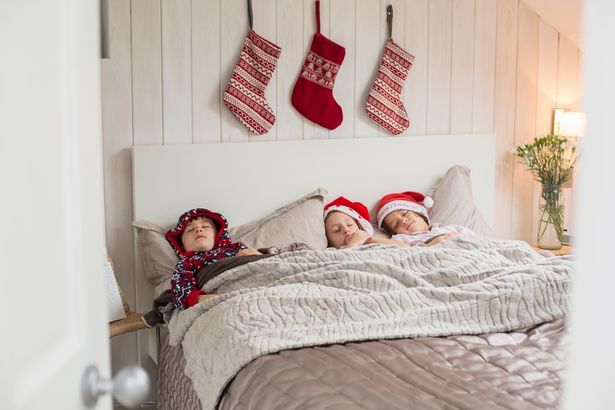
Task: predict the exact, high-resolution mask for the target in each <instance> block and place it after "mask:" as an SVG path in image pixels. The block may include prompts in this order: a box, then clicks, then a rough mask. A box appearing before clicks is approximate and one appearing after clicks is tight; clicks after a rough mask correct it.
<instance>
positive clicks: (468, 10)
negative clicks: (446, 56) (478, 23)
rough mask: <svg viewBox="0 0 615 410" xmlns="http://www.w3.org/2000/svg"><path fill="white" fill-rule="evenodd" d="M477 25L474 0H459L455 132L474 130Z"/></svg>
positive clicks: (454, 51)
mask: <svg viewBox="0 0 615 410" xmlns="http://www.w3.org/2000/svg"><path fill="white" fill-rule="evenodd" d="M474 26H475V24H474V0H455V1H454V2H453V29H452V30H453V34H452V57H451V60H452V61H451V64H452V67H453V68H452V69H451V127H450V133H451V134H469V133H471V132H472V120H473V115H472V108H473V105H474V103H473V100H474Z"/></svg>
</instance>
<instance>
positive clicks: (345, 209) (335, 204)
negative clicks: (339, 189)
mask: <svg viewBox="0 0 615 410" xmlns="http://www.w3.org/2000/svg"><path fill="white" fill-rule="evenodd" d="M335 211H338V212H342V213H344V214H346V215H348V216H349V217H351V218H353V219H354V220H355V221H356V222H357V224H359V226H360V227H361V228H363V230H364V231H365V232H367V233H368V234H369V235H373V234H374V228H373V227H372V224H371V222H370V219H369V211H368V210H367V207H366V206H365V205H363V204H362V203H361V202H352V201H350V200H348V199H346V198H344V197H343V196H340V197H338V198H336V199H334V200H333V201H331V202H329V203H328V204H327V205H325V213H324V216H323V218H324V219H326V218H327V215H329V214H330V213H331V212H335Z"/></svg>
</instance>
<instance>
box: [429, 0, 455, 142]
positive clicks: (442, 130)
mask: <svg viewBox="0 0 615 410" xmlns="http://www.w3.org/2000/svg"><path fill="white" fill-rule="evenodd" d="M451 19H452V1H451V0H431V1H430V2H429V76H428V79H427V92H428V98H427V134H448V133H449V130H450V108H451V31H452V26H451V21H452V20H451Z"/></svg>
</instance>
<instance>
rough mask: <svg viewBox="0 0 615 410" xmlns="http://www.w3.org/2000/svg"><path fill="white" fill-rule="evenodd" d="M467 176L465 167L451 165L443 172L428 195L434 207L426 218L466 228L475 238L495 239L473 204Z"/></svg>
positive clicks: (467, 169) (467, 172) (469, 181)
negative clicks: (491, 237) (477, 236)
mask: <svg viewBox="0 0 615 410" xmlns="http://www.w3.org/2000/svg"><path fill="white" fill-rule="evenodd" d="M470 172H471V171H470V168H468V167H466V166H464V165H454V166H452V167H451V168H449V170H448V171H446V174H445V175H444V178H443V179H442V180H441V181H440V182H439V183H438V184H437V185H436V186H435V187H434V188H433V190H432V192H431V194H430V196H431V197H432V198H433V201H434V205H433V207H432V208H431V209H430V210H429V218H430V219H431V221H432V222H439V223H441V224H443V225H462V226H465V227H467V228H470V229H471V230H473V231H474V233H476V234H477V235H483V236H494V232H493V229H491V227H490V226H489V225H488V224H487V222H486V221H485V219H484V218H483V215H482V214H481V213H480V210H479V209H478V207H477V206H476V204H475V203H474V197H473V196H472V183H471V180H470Z"/></svg>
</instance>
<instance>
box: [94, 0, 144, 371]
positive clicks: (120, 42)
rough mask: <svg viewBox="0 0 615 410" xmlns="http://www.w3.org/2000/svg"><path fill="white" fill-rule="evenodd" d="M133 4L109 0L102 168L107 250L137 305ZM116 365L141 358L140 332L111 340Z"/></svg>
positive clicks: (103, 74) (121, 282) (115, 367)
mask: <svg viewBox="0 0 615 410" xmlns="http://www.w3.org/2000/svg"><path fill="white" fill-rule="evenodd" d="M130 46H131V43H130V3H129V2H126V1H122V0H109V51H110V55H109V58H108V59H105V60H102V62H101V81H102V84H101V88H102V90H101V91H102V95H101V97H102V126H103V168H104V174H105V175H104V185H105V229H106V244H107V253H108V254H109V256H110V257H111V258H112V259H113V265H114V268H115V275H116V277H117V280H118V283H119V285H120V287H121V288H122V290H123V291H124V294H125V295H126V299H127V300H128V303H129V304H130V306H135V305H136V291H135V277H134V273H133V272H134V252H133V249H134V248H133V240H132V227H131V226H130V223H131V221H132V182H131V177H132V171H131V152H130V149H131V147H132V145H133V139H132V103H131V102H132V95H131V89H132V86H131V64H130V55H131V48H130ZM111 348H112V351H113V354H112V355H111V367H112V370H113V372H114V373H115V372H117V371H118V370H119V369H121V368H122V367H123V366H125V364H126V363H135V362H136V361H137V359H136V358H137V337H136V334H135V333H129V334H126V335H122V336H120V337H117V338H113V339H111Z"/></svg>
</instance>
